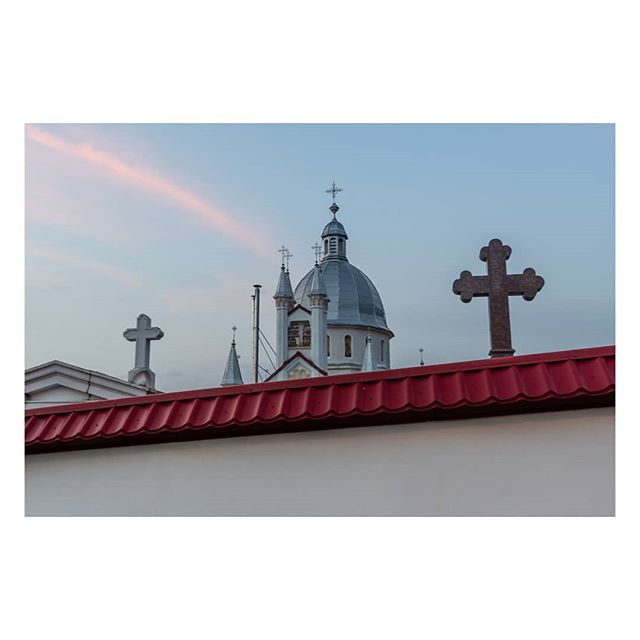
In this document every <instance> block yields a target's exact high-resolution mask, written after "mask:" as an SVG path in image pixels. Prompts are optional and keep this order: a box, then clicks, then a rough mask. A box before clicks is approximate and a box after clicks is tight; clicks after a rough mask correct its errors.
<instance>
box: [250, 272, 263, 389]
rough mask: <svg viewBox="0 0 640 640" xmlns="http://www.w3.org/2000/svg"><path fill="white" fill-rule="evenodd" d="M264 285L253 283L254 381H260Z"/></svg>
mask: <svg viewBox="0 0 640 640" xmlns="http://www.w3.org/2000/svg"><path fill="white" fill-rule="evenodd" d="M261 288H262V285H259V284H254V285H253V295H252V296H251V297H252V298H253V381H254V382H258V367H259V366H260V363H259V357H260V354H259V351H258V349H259V347H260V289H261Z"/></svg>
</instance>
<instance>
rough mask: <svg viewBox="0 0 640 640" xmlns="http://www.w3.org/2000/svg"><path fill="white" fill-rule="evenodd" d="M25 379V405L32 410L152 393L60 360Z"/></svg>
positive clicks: (30, 372) (33, 369)
mask: <svg viewBox="0 0 640 640" xmlns="http://www.w3.org/2000/svg"><path fill="white" fill-rule="evenodd" d="M24 378H25V380H24V381H25V402H26V405H27V407H30V408H36V407H46V406H48V405H55V404H65V403H70V402H84V401H87V400H111V399H114V398H129V397H134V396H144V395H147V394H148V393H151V391H150V390H149V389H147V388H146V387H142V386H140V385H137V384H133V383H131V382H128V381H126V380H121V379H120V378H115V377H114V376H109V375H107V374H106V373H101V372H100V371H93V370H92V369H84V368H83V367H77V366H75V365H72V364H69V363H67V362H62V361H60V360H52V361H51V362H45V363H44V364H39V365H37V366H35V367H31V368H29V369H27V370H26V371H25V376H24Z"/></svg>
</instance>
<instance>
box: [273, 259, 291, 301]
mask: <svg viewBox="0 0 640 640" xmlns="http://www.w3.org/2000/svg"><path fill="white" fill-rule="evenodd" d="M273 297H274V298H291V299H293V288H292V286H291V279H290V278H289V272H288V271H286V270H285V268H284V265H282V266H281V267H280V278H279V279H278V287H277V288H276V292H275V293H274V294H273Z"/></svg>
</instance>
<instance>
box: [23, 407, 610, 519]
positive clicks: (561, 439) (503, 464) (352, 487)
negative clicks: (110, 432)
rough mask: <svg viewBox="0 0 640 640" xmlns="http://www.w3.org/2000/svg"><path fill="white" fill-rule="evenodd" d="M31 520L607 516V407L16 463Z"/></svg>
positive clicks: (99, 452)
mask: <svg viewBox="0 0 640 640" xmlns="http://www.w3.org/2000/svg"><path fill="white" fill-rule="evenodd" d="M26 512H27V514H28V515H187V516H188V515H346V516H349V515H353V516H368V515H390V516H391V515H394V516H403V515H415V516H419V515H439V516H440V515H441V516H446V515H467V516H471V515H474V516H475V515H478V516H480V515H532V516H534V515H575V516H591V515H594V516H595V515H599V516H605V515H613V513H614V417H613V408H608V407H607V408H598V409H585V410H580V411H564V412H554V413H539V414H526V415H520V416H505V417H495V418H483V419H476V420H464V421H446V422H432V423H422V424H411V425H395V426H381V427H365V428H355V429H340V430H332V431H324V432H321V431H313V432H308V433H295V434H279V435H272V436H253V437H243V438H225V439H218V440H206V441H199V442H183V443H174V444H162V445H143V446H136V447H119V448H112V449H97V450H92V451H91V450H90V451H77V452H66V453H54V454H38V455H30V456H27V459H26Z"/></svg>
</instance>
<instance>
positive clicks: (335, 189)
mask: <svg viewBox="0 0 640 640" xmlns="http://www.w3.org/2000/svg"><path fill="white" fill-rule="evenodd" d="M341 191H342V189H341V188H340V187H336V183H335V181H334V182H332V183H331V188H330V189H325V191H324V192H325V193H330V194H331V197H332V198H333V204H332V205H331V206H330V207H329V211H331V213H333V217H334V218H335V217H336V213H338V210H339V209H340V207H339V206H338V205H337V204H336V193H340V192H341Z"/></svg>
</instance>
